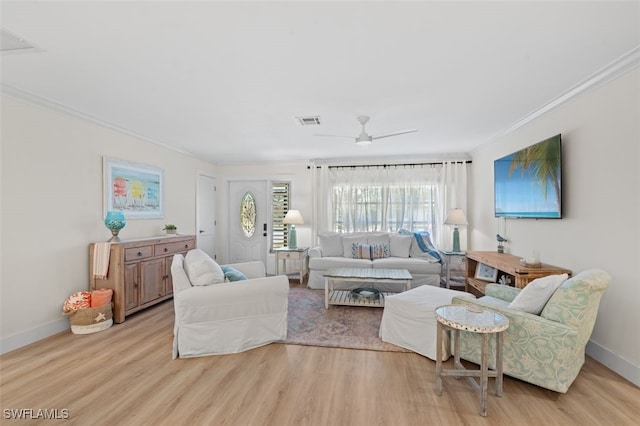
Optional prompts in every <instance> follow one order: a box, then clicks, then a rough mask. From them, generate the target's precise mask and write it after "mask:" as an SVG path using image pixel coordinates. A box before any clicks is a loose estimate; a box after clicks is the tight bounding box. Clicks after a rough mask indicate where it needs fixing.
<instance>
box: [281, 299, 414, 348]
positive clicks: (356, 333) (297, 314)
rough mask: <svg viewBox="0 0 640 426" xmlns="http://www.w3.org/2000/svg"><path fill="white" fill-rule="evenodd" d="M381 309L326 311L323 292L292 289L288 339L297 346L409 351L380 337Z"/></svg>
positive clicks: (287, 341)
mask: <svg viewBox="0 0 640 426" xmlns="http://www.w3.org/2000/svg"><path fill="white" fill-rule="evenodd" d="M381 320H382V309H380V308H367V307H362V306H336V305H331V306H329V309H325V308H324V290H310V289H306V288H292V289H290V290H289V315H288V330H287V339H286V340H285V341H284V343H289V344H295V345H310V346H328V347H335V348H349V349H367V350H373V351H388V352H409V351H408V350H406V349H404V348H400V347H398V346H395V345H393V344H391V343H386V342H383V341H382V340H380V338H379V337H378V330H379V329H380V321H381Z"/></svg>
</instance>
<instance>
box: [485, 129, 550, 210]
mask: <svg viewBox="0 0 640 426" xmlns="http://www.w3.org/2000/svg"><path fill="white" fill-rule="evenodd" d="M494 173H495V209H496V211H495V213H496V216H498V217H501V216H503V217H540V218H560V217H561V194H562V193H561V144H560V135H557V136H554V137H552V138H549V139H547V140H544V141H542V142H539V143H537V144H535V145H532V146H530V147H527V148H524V149H522V150H520V151H517V152H515V153H513V154H511V155H507V156H506V157H503V158H500V159H498V160H496V161H495V164H494Z"/></svg>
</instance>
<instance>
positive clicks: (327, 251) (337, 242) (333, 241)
mask: <svg viewBox="0 0 640 426" xmlns="http://www.w3.org/2000/svg"><path fill="white" fill-rule="evenodd" d="M318 243H319V244H320V250H322V256H323V257H329V256H342V255H343V253H344V251H343V248H342V235H340V234H338V233H337V232H326V233H322V234H319V235H318ZM349 253H351V252H349Z"/></svg>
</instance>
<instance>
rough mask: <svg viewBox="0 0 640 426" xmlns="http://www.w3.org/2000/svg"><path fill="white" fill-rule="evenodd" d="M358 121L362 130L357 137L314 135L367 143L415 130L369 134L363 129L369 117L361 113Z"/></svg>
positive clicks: (359, 143)
mask: <svg viewBox="0 0 640 426" xmlns="http://www.w3.org/2000/svg"><path fill="white" fill-rule="evenodd" d="M358 121H359V122H360V124H361V125H362V132H361V133H360V134H359V135H358V136H357V137H355V138H354V137H353V136H342V135H324V134H322V135H315V136H328V137H333V138H348V139H355V142H356V144H358V145H369V144H370V143H371V142H373V141H374V140H376V139H382V138H388V137H391V136H398V135H404V134H405V133H413V132H417V131H418V130H417V129H408V130H399V131H396V132H391V133H384V134H381V135H375V136H374V135H370V134H368V133H367V131H366V130H365V129H364V126H365V124H367V122H368V121H369V117H367V116H366V115H361V116H359V117H358Z"/></svg>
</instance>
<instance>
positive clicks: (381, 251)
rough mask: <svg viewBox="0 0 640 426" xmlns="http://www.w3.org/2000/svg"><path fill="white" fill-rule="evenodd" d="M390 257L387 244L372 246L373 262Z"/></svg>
mask: <svg viewBox="0 0 640 426" xmlns="http://www.w3.org/2000/svg"><path fill="white" fill-rule="evenodd" d="M385 257H389V245H388V244H386V243H379V244H371V260H373V259H383V258H385Z"/></svg>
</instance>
